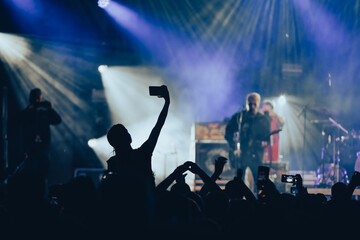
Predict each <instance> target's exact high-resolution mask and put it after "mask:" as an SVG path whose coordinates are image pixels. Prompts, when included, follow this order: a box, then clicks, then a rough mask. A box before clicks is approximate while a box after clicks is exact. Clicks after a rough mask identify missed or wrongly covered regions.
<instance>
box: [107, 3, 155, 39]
mask: <svg viewBox="0 0 360 240" xmlns="http://www.w3.org/2000/svg"><path fill="white" fill-rule="evenodd" d="M104 10H105V11H106V12H107V13H108V14H109V15H110V16H111V17H112V18H113V19H114V20H115V21H116V22H117V23H118V24H120V25H121V26H122V27H124V28H125V29H126V30H128V31H129V32H131V33H132V34H133V35H135V36H136V37H138V38H139V39H141V40H144V39H151V36H152V35H155V32H154V30H155V29H154V28H152V27H151V26H150V24H149V23H147V22H146V21H145V20H144V19H143V18H141V17H140V16H139V15H138V14H137V13H136V12H134V11H132V10H131V9H129V8H127V7H125V6H123V5H120V4H119V3H116V2H110V4H109V6H108V7H107V8H104Z"/></svg>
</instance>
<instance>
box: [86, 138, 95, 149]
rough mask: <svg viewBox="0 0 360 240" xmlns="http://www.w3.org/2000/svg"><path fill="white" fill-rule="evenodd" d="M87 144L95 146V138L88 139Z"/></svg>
mask: <svg viewBox="0 0 360 240" xmlns="http://www.w3.org/2000/svg"><path fill="white" fill-rule="evenodd" d="M88 145H89V147H91V148H94V147H96V145H97V142H96V139H90V140H89V141H88Z"/></svg>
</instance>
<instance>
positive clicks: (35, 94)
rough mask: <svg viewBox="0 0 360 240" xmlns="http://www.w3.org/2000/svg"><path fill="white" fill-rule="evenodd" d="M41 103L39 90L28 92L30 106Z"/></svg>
mask: <svg viewBox="0 0 360 240" xmlns="http://www.w3.org/2000/svg"><path fill="white" fill-rule="evenodd" d="M41 101H42V94H41V90H40V89H39V88H34V89H32V90H31V91H30V96H29V102H30V104H34V103H36V102H41Z"/></svg>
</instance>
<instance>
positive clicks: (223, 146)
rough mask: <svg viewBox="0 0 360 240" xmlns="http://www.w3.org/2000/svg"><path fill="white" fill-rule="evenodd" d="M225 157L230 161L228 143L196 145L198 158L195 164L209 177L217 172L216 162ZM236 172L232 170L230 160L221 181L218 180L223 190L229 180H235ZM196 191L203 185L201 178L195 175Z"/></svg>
mask: <svg viewBox="0 0 360 240" xmlns="http://www.w3.org/2000/svg"><path fill="white" fill-rule="evenodd" d="M219 156H223V157H226V158H227V159H229V146H228V144H227V143H226V141H209V142H206V143H201V142H200V143H197V144H196V157H195V162H196V163H197V164H198V165H199V167H200V168H201V169H202V170H204V171H205V172H206V173H207V174H208V175H209V176H211V175H212V174H213V173H214V171H215V160H216V159H217V158H218V157H219ZM235 173H236V170H235V169H232V168H231V165H230V162H229V160H228V161H227V162H226V164H225V166H224V169H223V172H222V174H221V176H220V178H221V180H217V184H219V185H220V187H222V188H223V186H224V185H225V184H226V182H228V181H229V180H231V179H233V178H234V176H235ZM195 185H196V186H195V189H198V187H199V186H202V185H203V182H202V180H201V179H200V178H199V176H197V175H195Z"/></svg>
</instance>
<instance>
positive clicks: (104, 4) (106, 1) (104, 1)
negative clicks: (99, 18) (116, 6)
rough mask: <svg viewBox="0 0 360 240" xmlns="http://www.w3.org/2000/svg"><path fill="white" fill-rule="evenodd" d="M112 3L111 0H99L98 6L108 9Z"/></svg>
mask: <svg viewBox="0 0 360 240" xmlns="http://www.w3.org/2000/svg"><path fill="white" fill-rule="evenodd" d="M109 3H110V0H98V6H99V7H101V8H106V7H107V6H108V5H109Z"/></svg>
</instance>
